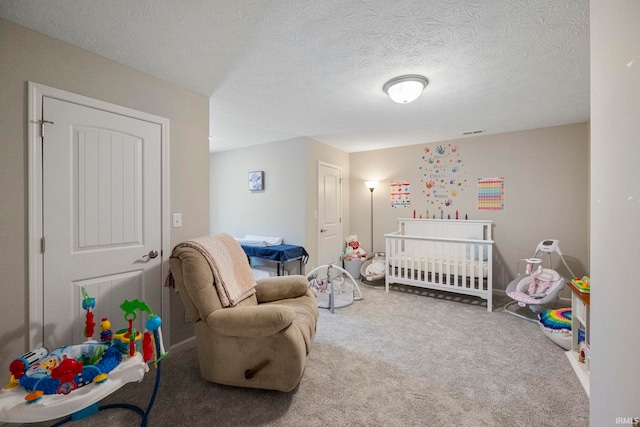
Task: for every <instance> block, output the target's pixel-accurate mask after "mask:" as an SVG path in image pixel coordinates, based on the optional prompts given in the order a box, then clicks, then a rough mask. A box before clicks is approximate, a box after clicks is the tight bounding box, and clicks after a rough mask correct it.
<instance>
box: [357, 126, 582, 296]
mask: <svg viewBox="0 0 640 427" xmlns="http://www.w3.org/2000/svg"><path fill="white" fill-rule="evenodd" d="M588 132H589V129H588V124H587V123H579V124H573V125H567V126H557V127H550V128H544V129H535V130H530V131H523V132H513V133H505V134H499V135H486V136H477V137H473V138H466V139H459V140H454V141H446V142H444V143H442V144H452V145H456V146H458V147H459V149H458V152H459V153H460V158H461V159H462V160H463V162H464V163H463V164H464V166H463V168H462V171H463V172H464V173H465V176H466V179H467V187H466V188H465V189H464V190H462V191H460V192H459V195H458V196H457V197H456V198H455V199H454V205H453V206H452V207H451V209H447V210H446V211H445V212H444V214H445V218H446V216H447V214H450V215H451V216H452V218H454V217H455V210H456V209H457V210H458V211H459V215H460V217H461V218H464V216H465V214H466V215H468V216H469V219H490V220H493V222H494V224H495V227H494V240H495V249H494V253H495V254H497V255H496V256H497V259H496V263H495V264H494V288H495V289H504V288H505V287H506V285H507V284H508V282H509V281H510V280H512V279H513V277H514V276H515V273H516V267H517V260H518V259H520V258H525V257H530V256H532V255H533V251H535V248H536V246H537V244H538V243H539V242H540V241H541V240H544V239H548V238H555V239H559V240H560V248H561V249H562V252H563V254H564V255H565V258H566V260H567V262H568V263H569V266H570V267H571V269H572V270H573V271H574V273H575V274H577V275H582V274H585V273H587V272H588V271H589V252H588V248H589V236H588V231H589V228H588V195H589V193H588V177H589V171H588V167H589V163H588V153H589V147H588ZM440 144H441V143H431V144H421V145H413V146H408V147H401V148H394V149H387V150H376V151H367V152H362V153H353V154H351V156H350V168H351V199H350V202H351V203H350V204H351V232H352V233H354V234H357V235H358V237H359V238H360V242H361V243H362V244H363V245H364V247H365V248H370V247H371V246H370V245H371V237H370V235H371V229H370V224H371V223H370V197H371V193H370V192H369V190H368V189H367V188H366V187H365V185H364V181H367V180H378V181H380V184H379V185H378V187H377V188H376V189H375V191H374V241H375V250H376V251H384V234H385V233H389V232H391V231H395V230H396V229H397V222H396V220H397V218H407V217H412V216H413V210H414V209H415V210H416V213H417V216H419V215H420V214H422V215H423V216H425V217H426V210H427V209H429V210H430V215H433V214H434V213H436V214H437V215H438V217H439V214H438V213H437V212H438V211H435V210H434V209H433V207H432V206H431V205H429V204H428V203H427V199H426V197H425V196H424V194H423V193H422V185H423V183H422V182H421V181H420V180H421V178H422V170H421V169H420V166H423V165H424V164H425V163H424V161H423V160H422V156H423V155H424V149H425V148H426V147H428V148H430V149H431V150H433V149H434V148H435V147H437V146H438V145H440ZM489 177H504V178H505V209H504V210H502V211H478V210H477V179H478V178H489ZM394 180H408V181H410V183H411V207H410V208H392V207H391V206H390V196H389V182H390V181H394ZM554 268H556V269H557V270H558V271H559V272H560V273H561V274H563V275H565V277H569V273H568V272H566V269H565V268H564V267H563V266H561V264H559V259H557V258H555V259H554ZM566 295H568V293H567V294H566Z"/></svg>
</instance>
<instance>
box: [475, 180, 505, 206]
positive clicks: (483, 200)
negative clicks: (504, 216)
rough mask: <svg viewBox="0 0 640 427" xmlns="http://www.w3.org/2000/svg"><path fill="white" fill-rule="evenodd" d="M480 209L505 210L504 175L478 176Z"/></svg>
mask: <svg viewBox="0 0 640 427" xmlns="http://www.w3.org/2000/svg"><path fill="white" fill-rule="evenodd" d="M478 210H479V211H502V210H504V177H499V178H478Z"/></svg>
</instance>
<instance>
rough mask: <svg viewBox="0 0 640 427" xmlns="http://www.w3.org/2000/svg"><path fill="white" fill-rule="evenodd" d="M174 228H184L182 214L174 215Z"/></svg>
mask: <svg viewBox="0 0 640 427" xmlns="http://www.w3.org/2000/svg"><path fill="white" fill-rule="evenodd" d="M173 227H174V228H177V227H182V214H181V213H174V214H173Z"/></svg>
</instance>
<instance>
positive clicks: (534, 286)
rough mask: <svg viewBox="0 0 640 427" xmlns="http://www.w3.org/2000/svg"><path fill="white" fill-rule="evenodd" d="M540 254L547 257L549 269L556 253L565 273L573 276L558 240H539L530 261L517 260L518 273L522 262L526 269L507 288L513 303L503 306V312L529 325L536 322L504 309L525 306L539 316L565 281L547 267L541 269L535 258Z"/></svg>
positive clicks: (540, 264)
mask: <svg viewBox="0 0 640 427" xmlns="http://www.w3.org/2000/svg"><path fill="white" fill-rule="evenodd" d="M541 252H542V253H546V254H547V257H548V260H549V267H552V262H551V253H552V252H556V253H557V254H558V255H559V256H560V259H561V260H562V263H563V264H564V266H565V267H566V268H567V270H568V271H569V273H571V276H572V277H575V275H574V274H573V271H571V269H570V268H569V266H568V265H567V262H566V261H565V259H564V257H563V256H562V252H561V251H560V247H559V241H558V240H554V239H547V240H543V241H542V242H540V243H538V246H537V248H536V251H535V253H534V255H533V258H524V259H520V260H518V270H519V271H520V265H521V263H522V262H525V263H526V267H525V269H524V272H523V271H520V272H519V273H518V275H517V276H516V278H515V279H514V280H513V281H512V282H511V283H509V285H508V286H507V289H506V293H507V295H508V296H509V297H510V298H511V299H513V301H511V302H510V303H508V304H507V305H505V306H504V310H505V311H506V312H507V313H509V314H513V315H514V316H518V317H521V318H523V319H525V320H529V321H532V322H536V321H537V319H531V318H529V317H527V316H524V315H521V314H518V313H516V312H514V311H511V310H509V309H508V308H509V307H510V306H512V305H513V304H518V305H519V306H520V307H527V306H528V307H529V309H530V310H531V311H532V312H534V313H536V314H539V313H541V312H542V311H543V310H545V309H546V308H547V306H549V305H550V304H551V303H552V302H554V301H555V300H556V299H557V298H558V293H559V292H560V291H561V290H562V288H563V287H564V283H565V279H563V278H562V277H561V276H560V274H558V272H556V271H555V270H552V269H551V268H543V267H542V259H541V258H537V256H538V255H539V254H540V253H541Z"/></svg>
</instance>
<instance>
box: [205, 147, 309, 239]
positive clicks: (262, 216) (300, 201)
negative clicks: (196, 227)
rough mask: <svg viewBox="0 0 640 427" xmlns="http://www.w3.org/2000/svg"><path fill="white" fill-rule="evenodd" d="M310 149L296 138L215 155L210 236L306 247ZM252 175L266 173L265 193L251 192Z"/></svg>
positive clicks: (212, 163)
mask: <svg viewBox="0 0 640 427" xmlns="http://www.w3.org/2000/svg"><path fill="white" fill-rule="evenodd" d="M306 151H307V150H306V140H305V139H304V138H296V139H291V140H287V141H280V142H274V143H271V144H264V145H258V146H255V147H248V148H242V149H238V150H229V151H224V152H220V153H214V154H211V156H210V157H211V158H210V170H211V182H210V206H211V207H210V212H211V214H210V226H209V229H210V231H211V233H221V232H224V233H227V234H230V235H232V236H234V237H244V236H245V235H246V234H252V235H258V236H277V237H282V238H283V239H284V241H285V242H286V243H288V244H294V245H304V238H305V223H304V209H305V203H304V192H305V178H304V177H305V163H304V159H305V158H306ZM250 171H264V181H265V182H264V190H263V191H249V188H248V173H249V172H250Z"/></svg>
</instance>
